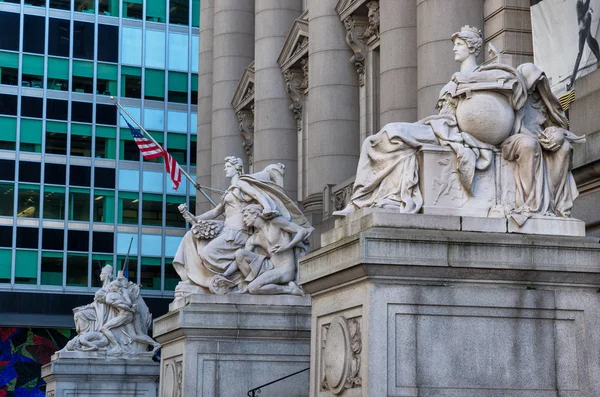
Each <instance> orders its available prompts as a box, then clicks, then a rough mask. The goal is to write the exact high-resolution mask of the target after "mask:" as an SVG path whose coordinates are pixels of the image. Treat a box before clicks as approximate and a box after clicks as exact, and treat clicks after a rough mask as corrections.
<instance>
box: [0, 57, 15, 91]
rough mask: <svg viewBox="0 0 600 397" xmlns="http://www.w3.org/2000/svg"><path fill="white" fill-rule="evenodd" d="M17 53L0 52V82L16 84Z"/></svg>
mask: <svg viewBox="0 0 600 397" xmlns="http://www.w3.org/2000/svg"><path fill="white" fill-rule="evenodd" d="M18 74H19V55H18V54H16V53H13V52H0V84H6V85H17V83H18Z"/></svg>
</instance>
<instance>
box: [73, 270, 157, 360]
mask: <svg viewBox="0 0 600 397" xmlns="http://www.w3.org/2000/svg"><path fill="white" fill-rule="evenodd" d="M112 270H113V268H112V266H110V265H106V266H104V268H102V272H101V273H100V281H101V282H102V287H101V288H100V289H99V290H98V291H96V293H95V295H94V301H93V302H92V303H90V304H88V305H85V306H79V307H76V308H75V309H73V313H74V315H75V330H76V331H77V336H76V337H75V338H74V339H72V340H70V341H69V343H67V346H66V347H65V348H64V350H66V351H82V352H104V353H108V354H109V355H115V356H124V357H128V358H132V357H133V358H135V357H147V356H149V357H152V355H153V354H154V353H155V352H156V351H157V350H158V349H159V348H160V344H159V343H158V342H156V341H154V340H153V339H152V338H150V337H149V336H148V329H149V328H150V326H151V325H152V314H150V311H149V310H148V306H146V303H145V302H144V300H143V299H142V297H141V296H140V288H139V285H137V284H135V283H132V282H130V281H128V280H127V278H125V277H124V276H123V273H122V272H119V274H118V276H117V278H116V279H115V280H111V279H112ZM150 348H151V351H149V349H150Z"/></svg>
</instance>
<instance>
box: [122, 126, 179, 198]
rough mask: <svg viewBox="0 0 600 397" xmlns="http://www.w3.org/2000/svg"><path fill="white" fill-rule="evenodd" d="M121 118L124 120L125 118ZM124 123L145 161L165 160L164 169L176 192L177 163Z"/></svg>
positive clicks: (157, 146)
mask: <svg viewBox="0 0 600 397" xmlns="http://www.w3.org/2000/svg"><path fill="white" fill-rule="evenodd" d="M121 116H122V115H121ZM123 118H124V119H125V117H123ZM125 122H126V123H127V126H128V127H129V130H130V131H131V135H132V136H133V140H134V141H135V144H136V145H137V147H138V148H139V149H140V152H141V153H142V156H144V158H145V159H147V160H152V159H155V158H158V157H161V156H162V157H163V158H164V159H165V169H166V171H167V173H168V174H169V177H170V178H171V182H172V183H173V190H177V189H178V188H179V184H180V183H181V169H180V168H179V164H177V161H176V160H175V159H174V158H173V156H171V155H170V154H169V152H167V151H166V150H165V149H163V148H162V147H161V146H160V145H158V144H157V143H154V141H152V140H151V139H147V138H145V137H144V135H143V134H142V131H141V130H138V129H136V128H134V127H133V126H132V125H131V124H129V121H127V119H125Z"/></svg>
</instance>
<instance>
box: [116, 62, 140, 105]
mask: <svg viewBox="0 0 600 397" xmlns="http://www.w3.org/2000/svg"><path fill="white" fill-rule="evenodd" d="M121 96H125V97H128V98H141V97H142V70H141V69H139V68H132V67H127V66H123V67H122V68H121Z"/></svg>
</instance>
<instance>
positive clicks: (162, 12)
mask: <svg viewBox="0 0 600 397" xmlns="http://www.w3.org/2000/svg"><path fill="white" fill-rule="evenodd" d="M166 15H167V9H166V2H165V0H147V1H146V20H147V21H150V22H166ZM163 37H164V36H163Z"/></svg>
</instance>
